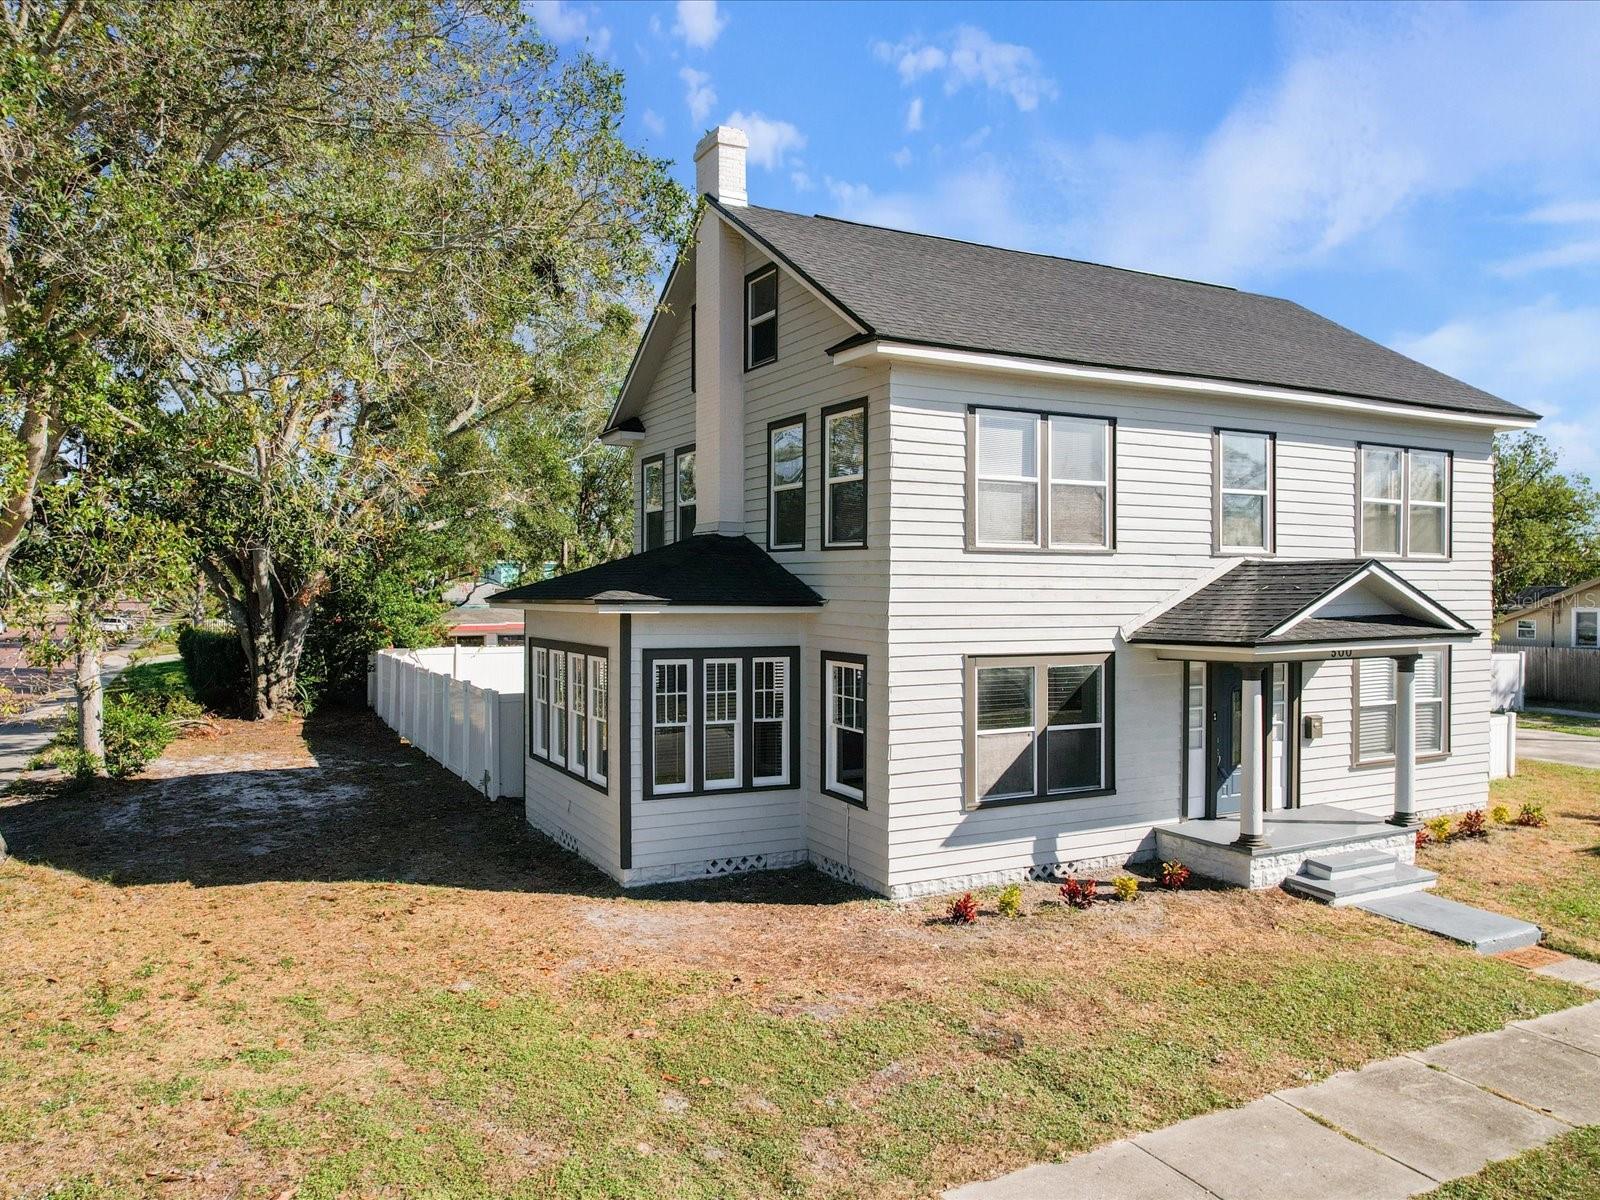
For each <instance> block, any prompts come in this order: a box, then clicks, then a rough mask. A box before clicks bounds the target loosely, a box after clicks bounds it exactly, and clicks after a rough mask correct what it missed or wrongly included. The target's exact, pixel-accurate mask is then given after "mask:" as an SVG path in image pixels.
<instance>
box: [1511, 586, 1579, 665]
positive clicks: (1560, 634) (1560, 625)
mask: <svg viewBox="0 0 1600 1200" xmlns="http://www.w3.org/2000/svg"><path fill="white" fill-rule="evenodd" d="M1494 637H1495V641H1497V642H1501V643H1503V644H1504V645H1505V646H1506V647H1507V648H1508V649H1515V648H1517V647H1519V646H1575V647H1578V648H1580V649H1587V650H1595V649H1600V578H1595V579H1586V580H1584V581H1583V582H1582V583H1578V584H1574V585H1573V586H1572V587H1569V588H1534V589H1530V590H1529V591H1528V592H1524V593H1523V594H1522V595H1520V596H1518V597H1517V603H1516V605H1515V606H1514V607H1513V608H1512V609H1511V610H1510V611H1509V612H1503V613H1501V614H1499V615H1498V616H1497V617H1495V619H1494Z"/></svg>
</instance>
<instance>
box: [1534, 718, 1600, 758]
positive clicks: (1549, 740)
mask: <svg viewBox="0 0 1600 1200" xmlns="http://www.w3.org/2000/svg"><path fill="white" fill-rule="evenodd" d="M1517 757H1518V758H1536V759H1538V760H1539V761H1540V762H1553V763H1566V764H1568V765H1569V766H1574V767H1600V737H1586V736H1585V735H1584V734H1581V733H1556V732H1554V731H1553V730H1549V729H1530V728H1529V727H1528V726H1526V725H1518V726H1517Z"/></svg>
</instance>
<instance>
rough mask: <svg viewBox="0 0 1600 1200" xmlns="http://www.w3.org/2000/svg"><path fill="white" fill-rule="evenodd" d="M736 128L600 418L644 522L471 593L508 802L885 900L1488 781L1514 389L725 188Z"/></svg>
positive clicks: (1209, 301)
mask: <svg viewBox="0 0 1600 1200" xmlns="http://www.w3.org/2000/svg"><path fill="white" fill-rule="evenodd" d="M746 145H747V143H746V139H745V137H744V135H743V134H742V133H741V132H740V131H738V130H735V129H729V128H726V127H724V128H718V129H715V130H712V131H711V132H710V133H708V134H707V135H706V137H705V138H704V139H703V140H702V142H701V143H700V145H699V147H698V148H697V150H696V165H697V172H698V184H699V190H700V191H701V192H702V193H703V194H704V196H705V204H704V207H703V212H702V215H701V218H700V223H699V228H698V234H697V237H696V239H695V242H694V245H693V246H692V247H691V248H690V249H689V250H688V251H686V252H685V253H684V255H683V256H682V258H681V259H680V260H679V262H678V263H677V264H676V266H675V267H674V269H673V271H672V274H671V277H670V278H669V279H668V281H667V284H666V287H665V290H664V293H663V295H662V297H661V301H660V304H659V306H658V308H657V310H656V312H655V315H654V318H653V319H652V320H651V322H650V324H649V327H648V329H647V330H646V332H645V335H644V339H643V342H642V344H641V345H640V347H639V349H638V352H637V355H636V357H635V359H634V362H633V365H632V368H631V370H630V372H629V374H628V377H627V381H626V383H625V385H624V386H623V388H622V390H621V393H620V395H619V396H618V398H617V401H616V405H615V408H614V411H613V413H612V415H611V419H610V422H609V426H608V428H607V430H606V433H605V435H604V437H605V440H606V441H608V442H610V443H611V444H614V445H622V446H627V447H629V448H630V449H631V450H632V452H633V455H634V479H635V487H636V488H637V500H638V506H637V507H638V511H637V527H636V531H635V532H636V537H637V552H636V553H634V554H633V555H631V556H629V557H627V558H624V559H621V560H618V561H615V562H611V563H607V564H604V565H602V566H598V567H594V568H591V569H589V570H585V571H579V572H577V573H574V574H571V575H566V576H562V577H559V578H556V579H552V580H548V581H544V582H540V583H535V584H532V585H530V586H527V587H522V588H517V589H514V590H511V591H509V592H505V593H502V594H501V595H500V596H499V597H497V599H496V601H495V602H496V603H498V604H507V605H516V606H521V607H522V608H523V610H524V616H525V627H526V637H527V647H528V673H529V678H528V685H527V710H528V717H529V721H528V734H527V737H528V748H527V760H528V761H527V767H526V805H527V816H528V820H529V821H530V822H531V823H532V824H533V825H535V826H536V827H538V828H539V829H541V830H543V831H545V832H546V833H548V834H549V835H550V836H551V837H553V838H555V839H556V840H557V841H559V842H560V843H561V844H563V845H565V846H567V847H569V848H570V849H572V850H575V851H577V852H578V853H580V854H582V855H583V856H584V857H586V858H588V859H589V860H591V861H592V862H594V863H596V864H598V865H599V866H600V867H601V868H602V869H604V870H605V871H606V872H608V873H609V874H610V875H612V876H613V877H615V878H616V879H618V880H620V881H621V882H622V883H624V884H642V883H650V882H657V881H664V880H675V879H687V878H694V877H701V876H706V875H715V874H721V873H725V872H730V871H741V870H749V869H759V868H773V867H784V866H791V865H795V864H800V863H806V862H810V863H812V864H814V865H815V866H817V867H818V868H819V869H821V870H823V871H826V872H828V873H830V874H832V875H835V876H838V877H841V878H844V879H847V880H851V881H854V882H857V883H859V884H862V885H864V886H866V887H868V888H871V889H872V890H874V891H878V892H881V893H885V894H887V895H890V896H896V897H905V896H915V895H919V894H925V893H930V892H937V891H946V890H952V889H957V888H964V887H970V886H974V885H977V884H983V883H991V882H998V881H1001V880H1009V879H1019V878H1026V877H1032V878H1051V877H1057V876H1061V875H1064V874H1066V873H1068V872H1075V871H1086V870H1096V869H1100V868H1104V867H1109V866H1112V865H1119V864H1123V863H1127V862H1131V861H1138V860H1141V859H1148V858H1152V857H1154V856H1155V855H1157V854H1166V855H1168V856H1171V855H1172V854H1173V853H1174V849H1173V847H1177V848H1178V852H1179V856H1181V857H1184V858H1185V860H1186V861H1190V862H1191V863H1192V864H1194V865H1196V866H1197V867H1199V869H1201V870H1202V871H1203V872H1208V873H1212V874H1216V875H1218V876H1220V877H1223V878H1236V880H1237V881H1238V882H1248V883H1253V884H1257V885H1259V884H1261V883H1270V882H1276V880H1277V879H1280V878H1282V877H1283V874H1284V873H1285V872H1286V871H1288V870H1292V869H1293V862H1290V863H1288V864H1287V865H1284V864H1283V863H1281V862H1280V863H1277V866H1276V869H1273V867H1272V865H1271V864H1272V863H1273V860H1274V855H1278V856H1279V857H1282V854H1280V852H1284V853H1287V852H1289V851H1294V852H1295V853H1296V854H1298V855H1299V857H1304V855H1303V853H1301V852H1302V851H1303V850H1304V849H1305V848H1306V847H1307V846H1328V845H1332V844H1334V843H1336V842H1337V843H1339V844H1346V843H1344V842H1342V841H1341V837H1342V834H1343V833H1346V832H1348V833H1349V834H1351V837H1352V842H1351V843H1350V844H1354V842H1355V841H1360V840H1361V839H1363V838H1364V839H1365V840H1366V841H1368V842H1370V843H1371V844H1372V845H1374V846H1377V847H1379V848H1381V849H1384V850H1387V851H1391V852H1393V853H1394V854H1395V855H1396V857H1399V858H1402V859H1408V858H1409V853H1410V846H1411V844H1412V840H1413V839H1412V837H1411V835H1410V833H1409V832H1408V831H1407V830H1406V829H1405V828H1404V826H1406V825H1408V824H1410V823H1411V822H1413V821H1414V820H1415V819H1416V818H1417V816H1418V814H1425V813H1428V812H1432V811H1437V810H1445V809H1464V808H1469V807H1478V806H1480V805H1482V804H1483V803H1484V800H1485V797H1486V794H1487V788H1488V748H1487V731H1488V721H1489V708H1490V705H1489V662H1488V655H1489V645H1488V642H1489V639H1488V637H1487V636H1485V635H1484V633H1483V631H1485V630H1486V629H1487V628H1488V627H1489V623H1490V619H1491V610H1490V540H1491V529H1490V522H1491V491H1492V474H1493V469H1494V466H1493V436H1494V434H1495V432H1496V431H1497V430H1509V429H1521V428H1526V427H1528V426H1529V425H1531V424H1532V423H1533V422H1534V420H1535V417H1534V415H1533V414H1531V413H1529V412H1527V411H1525V410H1524V409H1521V408H1519V407H1517V406H1515V405H1513V404H1510V403H1507V402H1506V401H1504V400H1501V399H1498V398H1496V397H1494V396H1491V395H1488V394H1487V393H1485V392H1482V391H1479V390H1478V389H1476V388H1473V387H1470V386H1468V385H1467V384H1464V383H1461V382H1458V381H1457V380H1454V379H1451V378H1449V377H1447V376H1444V375H1441V374H1440V373H1438V372H1436V371H1433V370H1431V369H1429V368H1427V367H1425V366H1422V365H1421V364H1419V363H1416V362H1413V361H1411V360H1409V359H1407V358H1405V357H1403V356H1401V355H1399V354H1397V353H1395V352H1394V351H1392V350H1389V349H1386V348H1384V347H1383V346H1380V345H1377V344H1375V343H1373V342H1371V341H1368V340H1367V339H1365V338H1363V337H1360V336H1359V335H1357V334H1355V333H1352V332H1351V331H1349V330H1347V329H1344V328H1341V327H1340V326H1338V325H1335V324H1333V323H1332V322H1330V321H1327V320H1324V319H1323V318H1321V317H1318V316H1317V315H1315V314H1314V313H1311V312H1308V311H1307V310H1305V309H1303V308H1301V307H1300V306H1298V305H1296V304H1292V303H1290V302H1288V301H1284V300H1278V299H1274V298H1271V297H1267V296H1258V295H1252V294H1249V293H1246V292H1240V291H1235V290H1233V289H1231V288H1226V287H1217V286H1212V285H1208V284H1202V283H1194V282H1190V281H1186V280H1180V279H1171V278H1166V277H1162V276H1157V275H1149V274H1144V273H1140V272H1137V271H1128V270H1120V269H1116V268H1112V267H1105V266H1097V265H1094V264H1090V263H1085V262H1077V261H1073V260H1068V259H1061V258H1052V257H1049V256H1045V255H1039V254H1027V253H1020V252H1017V251H1011V250H1004V249H998V248H995V247H991V246H981V245H974V244H970V243H966V242H960V241H953V240H950V239H946V238H938V237H929V236H923V235H919V234H913V233H904V232H899V231H896V230H890V229H881V228H875V227H871V226H866V225H859V224H854V223H851V222H847V221H840V220H834V219H830V218H824V217H812V216H800V215H796V214H793V213H787V212H779V211H776V210H772V209H766V208H760V207H756V206H753V205H750V204H749V203H748V200H747V197H746V191H745V151H746ZM1391 822H1393V823H1391ZM1397 826H1398V827H1397ZM1357 835H1359V836H1357ZM1230 863H1232V864H1233V865H1232V866H1230V865H1229V864H1230ZM1239 863H1243V864H1244V865H1243V866H1242V867H1240V866H1238V864H1239ZM1264 864H1265V865H1264Z"/></svg>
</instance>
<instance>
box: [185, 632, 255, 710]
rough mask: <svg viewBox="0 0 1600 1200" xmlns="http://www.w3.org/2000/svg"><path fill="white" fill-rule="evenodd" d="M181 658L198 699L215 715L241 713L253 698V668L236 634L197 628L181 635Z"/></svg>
mask: <svg viewBox="0 0 1600 1200" xmlns="http://www.w3.org/2000/svg"><path fill="white" fill-rule="evenodd" d="M178 654H179V655H180V656H181V657H182V658H183V668H184V670H185V671H186V672H188V676H189V686H190V687H191V688H192V689H193V691H194V696H195V699H197V700H199V701H200V703H201V704H203V705H205V706H206V708H208V709H210V710H211V711H212V712H239V711H240V710H242V709H243V708H244V706H245V699H246V697H247V696H248V695H249V694H250V668H249V664H248V663H247V662H246V661H245V657H244V647H243V646H241V645H240V644H239V638H238V636H237V635H236V634H235V633H234V632H233V631H232V630H226V631H225V630H220V629H200V628H197V627H195V626H193V625H191V626H188V627H186V628H185V629H184V630H183V632H182V633H180V634H178Z"/></svg>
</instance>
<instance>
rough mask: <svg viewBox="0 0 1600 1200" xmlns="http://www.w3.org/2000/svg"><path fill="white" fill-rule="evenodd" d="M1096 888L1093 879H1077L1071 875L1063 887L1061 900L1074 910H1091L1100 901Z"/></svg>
mask: <svg viewBox="0 0 1600 1200" xmlns="http://www.w3.org/2000/svg"><path fill="white" fill-rule="evenodd" d="M1095 887H1096V885H1095V882H1094V880H1092V879H1077V878H1074V877H1073V876H1071V875H1069V876H1067V881H1066V882H1065V883H1063V884H1062V885H1061V898H1062V899H1063V900H1065V901H1066V902H1067V903H1068V904H1070V905H1072V907H1073V908H1089V907H1091V906H1092V905H1093V904H1094V902H1095V901H1096V900H1097V899H1099V895H1098V894H1097V892H1096V891H1095Z"/></svg>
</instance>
